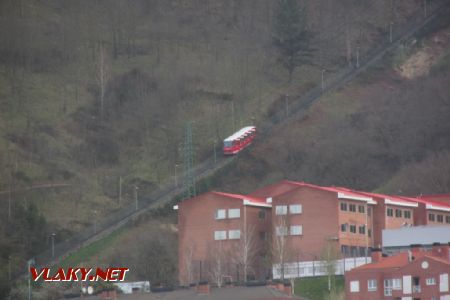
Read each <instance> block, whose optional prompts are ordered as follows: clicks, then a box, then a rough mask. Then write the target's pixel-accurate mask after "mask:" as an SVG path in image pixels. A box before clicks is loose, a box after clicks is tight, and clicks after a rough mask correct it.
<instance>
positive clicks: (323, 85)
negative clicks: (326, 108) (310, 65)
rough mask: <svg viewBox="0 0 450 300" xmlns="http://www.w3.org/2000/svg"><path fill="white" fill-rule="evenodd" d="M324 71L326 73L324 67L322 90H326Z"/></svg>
mask: <svg viewBox="0 0 450 300" xmlns="http://www.w3.org/2000/svg"><path fill="white" fill-rule="evenodd" d="M324 73H325V69H322V84H321V87H322V92H323V91H324V90H325V80H324Z"/></svg>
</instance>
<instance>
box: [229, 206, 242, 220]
mask: <svg viewBox="0 0 450 300" xmlns="http://www.w3.org/2000/svg"><path fill="white" fill-rule="evenodd" d="M240 217H241V209H240V208H230V209H228V219H239V218H240Z"/></svg>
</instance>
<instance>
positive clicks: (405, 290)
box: [345, 244, 450, 300]
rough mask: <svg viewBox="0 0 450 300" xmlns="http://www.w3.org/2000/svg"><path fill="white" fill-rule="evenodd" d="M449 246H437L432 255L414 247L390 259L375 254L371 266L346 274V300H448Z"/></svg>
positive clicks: (378, 252)
mask: <svg viewBox="0 0 450 300" xmlns="http://www.w3.org/2000/svg"><path fill="white" fill-rule="evenodd" d="M449 273H450V246H449V244H434V245H433V248H432V250H431V251H423V250H421V249H420V247H412V248H411V250H410V251H409V252H406V253H405V252H402V253H398V254H396V255H393V256H390V257H383V256H382V255H381V251H379V249H378V251H373V252H372V263H370V264H367V265H364V266H361V267H358V268H355V269H353V270H351V271H349V272H347V273H346V274H345V294H346V299H347V300H375V299H376V300H379V299H393V300H400V299H401V300H413V299H414V300H420V299H422V300H424V299H427V300H432V299H435V300H448V299H450V291H449Z"/></svg>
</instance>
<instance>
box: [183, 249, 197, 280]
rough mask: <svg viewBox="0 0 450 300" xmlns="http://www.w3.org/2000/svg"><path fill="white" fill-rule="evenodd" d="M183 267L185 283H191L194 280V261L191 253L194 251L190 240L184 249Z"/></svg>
mask: <svg viewBox="0 0 450 300" xmlns="http://www.w3.org/2000/svg"><path fill="white" fill-rule="evenodd" d="M183 251H184V267H185V271H186V280H187V282H186V283H187V284H191V283H192V282H193V280H194V263H193V262H194V261H193V255H194V251H195V246H194V244H193V243H192V242H190V243H189V244H188V245H187V246H186V247H185V248H184V249H183Z"/></svg>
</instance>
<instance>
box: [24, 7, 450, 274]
mask: <svg viewBox="0 0 450 300" xmlns="http://www.w3.org/2000/svg"><path fill="white" fill-rule="evenodd" d="M430 2H431V1H430ZM444 8H448V3H446V1H444V0H439V1H432V2H431V3H429V4H428V7H427V9H428V12H429V16H428V17H424V16H423V11H422V10H421V9H419V10H418V11H417V12H416V15H417V16H418V18H413V19H412V20H411V21H410V22H408V23H405V24H397V25H396V27H395V29H394V30H393V31H392V43H391V42H390V41H389V38H386V39H385V41H384V42H382V43H379V44H378V45H377V46H376V47H373V48H370V49H369V50H368V51H367V52H366V53H360V56H359V65H360V67H359V68H356V67H351V66H346V67H343V68H341V69H340V70H338V71H337V72H336V73H334V74H332V75H331V76H327V79H326V85H325V88H324V89H323V90H322V86H321V83H319V84H317V85H316V86H315V87H314V88H312V89H310V90H309V91H308V92H306V93H305V94H303V95H301V96H299V97H292V99H291V102H290V103H289V114H286V111H285V109H284V107H283V108H281V109H280V110H279V111H278V112H277V113H275V114H273V115H272V116H270V117H269V118H268V120H266V121H265V122H263V123H262V124H261V125H260V126H259V128H260V129H259V132H260V133H261V135H262V136H268V135H269V134H270V132H271V130H272V129H273V127H274V126H276V125H277V124H279V123H281V122H283V121H286V120H287V119H289V118H291V117H296V118H301V117H302V116H304V114H305V112H306V110H307V108H308V107H309V106H310V105H311V104H312V103H313V102H314V101H315V100H317V99H318V98H320V97H321V96H322V95H324V94H325V93H328V92H331V91H334V90H336V89H339V88H341V87H343V86H344V85H345V84H347V83H348V82H349V81H351V80H352V79H353V78H355V77H356V76H357V75H358V74H360V73H361V72H363V71H365V70H366V69H367V68H368V67H370V66H372V65H373V64H375V63H376V62H377V61H378V60H380V59H381V58H382V57H383V56H384V55H385V54H386V53H387V52H389V51H390V50H392V49H394V48H395V47H397V46H398V45H399V44H400V43H402V42H404V41H405V40H407V39H409V38H411V37H412V36H413V35H414V34H415V33H416V32H417V31H419V30H420V29H422V28H424V27H425V26H426V25H427V24H429V23H430V22H431V21H433V20H434V19H436V18H437V17H438V16H439V15H441V14H445V13H446V10H445V9H444ZM421 15H422V17H420V16H421ZM336 28H337V32H336V33H334V34H331V33H329V35H330V36H331V38H337V36H339V35H341V32H340V31H342V28H344V25H343V24H341V25H340V26H336ZM388 34H389V32H388ZM234 159H236V157H230V158H225V157H222V156H220V155H219V156H218V157H217V161H216V162H214V157H210V158H209V159H207V160H206V161H204V162H202V163H200V164H198V165H197V166H195V167H194V170H193V173H194V175H195V178H196V179H197V180H199V179H202V178H205V177H207V176H210V175H211V174H213V173H214V172H216V171H217V170H219V169H221V168H222V167H224V166H225V165H227V164H229V163H230V162H231V161H233V160H234ZM180 177H181V176H180ZM173 179H174V178H171V179H170V180H168V181H167V183H166V184H165V185H163V187H162V188H161V189H159V190H156V191H155V192H153V193H151V194H150V195H147V196H144V197H142V198H141V199H139V205H138V210H136V209H135V203H132V204H130V205H129V206H127V207H124V208H122V209H120V210H119V211H117V212H114V213H112V214H110V215H108V216H106V217H105V218H104V219H103V220H102V221H99V222H98V223H97V224H96V225H95V226H94V225H93V226H90V227H88V228H86V229H85V230H83V231H82V232H80V233H78V234H76V235H74V236H72V237H71V238H69V239H67V240H66V241H63V242H60V243H58V244H55V249H54V250H55V252H54V253H55V256H54V258H52V253H51V249H47V250H46V251H44V252H42V253H40V254H38V255H36V256H35V261H36V265H37V266H43V265H49V264H50V265H51V264H54V263H56V262H58V261H60V260H61V259H63V258H65V257H67V256H68V255H69V254H70V253H73V252H75V251H77V250H78V249H79V248H81V247H84V246H87V245H89V244H90V243H92V242H93V241H95V240H98V239H99V238H101V237H103V236H105V235H107V234H108V233H110V232H112V231H114V230H116V229H118V228H120V227H122V226H123V225H125V224H126V223H127V222H128V221H129V220H131V219H133V218H136V217H138V216H139V215H141V214H143V213H144V212H146V211H148V210H149V209H151V208H154V207H157V206H158V205H161V204H164V203H167V202H168V201H170V200H171V199H173V197H175V196H177V195H179V194H180V193H182V192H183V189H182V188H181V187H175V186H174V185H173V183H172V182H173V181H174V180H173ZM21 274H24V273H23V272H18V273H17V274H16V276H15V277H18V276H20V275H21Z"/></svg>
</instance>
